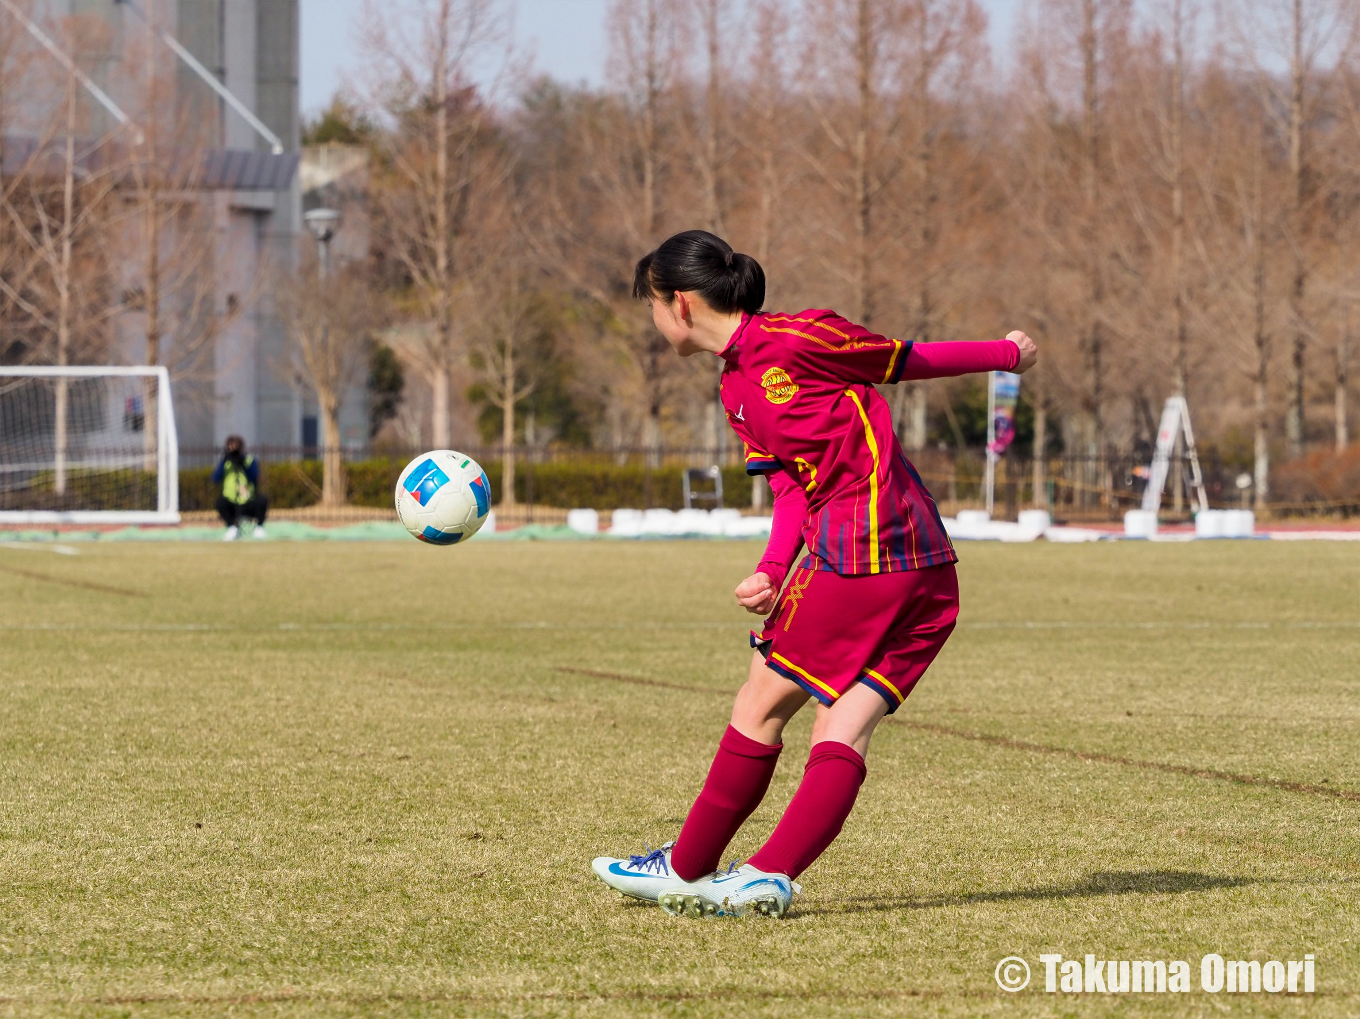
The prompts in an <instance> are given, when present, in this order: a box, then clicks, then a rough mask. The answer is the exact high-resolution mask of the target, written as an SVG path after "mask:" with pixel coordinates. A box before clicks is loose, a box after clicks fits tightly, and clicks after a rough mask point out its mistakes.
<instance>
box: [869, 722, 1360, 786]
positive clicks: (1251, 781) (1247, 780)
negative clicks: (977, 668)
mask: <svg viewBox="0 0 1360 1019" xmlns="http://www.w3.org/2000/svg"><path fill="white" fill-rule="evenodd" d="M889 721H891V722H893V723H895V724H897V725H905V726H908V727H909V728H912V729H919V730H921V731H922V732H932V733H936V734H938V735H941V736H954V737H956V738H958V739H966V740H972V741H973V742H975V743H989V744H991V745H992V746H995V747H1006V748H1007V749H1008V750H1026V751H1028V752H1030V753H1033V754H1052V755H1056V756H1059V757H1071V758H1073V759H1074V760H1078V761H1088V762H1091V763H1093V764H1119V765H1123V766H1125V767H1130V768H1144V769H1147V770H1149V771H1165V772H1168V773H1170V774H1173V775H1188V776H1190V777H1191V778H1211V779H1214V780H1216V781H1219V782H1235V783H1237V784H1238V785H1254V786H1264V787H1267V788H1270V789H1282V790H1284V791H1285V792H1289V793H1312V794H1314V795H1317V796H1330V797H1332V798H1333V799H1338V800H1350V801H1352V802H1354V803H1360V792H1352V791H1351V790H1349V789H1333V788H1331V787H1330V786H1325V785H1313V784H1311V783H1309V782H1290V781H1289V780H1287V779H1283V778H1264V777H1262V776H1260V775H1242V774H1239V773H1237V772H1235V771H1219V770H1218V769H1217V768H1195V767H1191V766H1190V765H1188V764H1165V763H1162V762H1161V761H1140V760H1137V759H1136V758H1133V757H1119V756H1117V755H1115V754H1102V753H1099V752H1096V751H1087V750H1070V749H1068V748H1067V747H1050V746H1047V745H1045V744H1043V743H1030V742H1028V741H1027V740H1019V739H1011V738H1010V737H1009V736H991V735H988V734H987V733H983V732H965V731H964V730H962V729H951V728H949V727H948V726H944V725H934V724H932V723H930V722H912V721H909V720H908V719H905V718H892V719H889Z"/></svg>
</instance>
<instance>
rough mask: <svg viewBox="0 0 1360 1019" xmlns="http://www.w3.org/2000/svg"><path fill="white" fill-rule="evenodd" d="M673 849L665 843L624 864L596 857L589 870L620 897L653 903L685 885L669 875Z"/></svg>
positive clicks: (622, 861) (634, 856) (621, 861)
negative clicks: (667, 892)
mask: <svg viewBox="0 0 1360 1019" xmlns="http://www.w3.org/2000/svg"><path fill="white" fill-rule="evenodd" d="M673 845H675V843H674V842H667V843H666V844H665V845H664V846H662V847H661V848H660V849H647V850H646V851H645V852H642V853H637V854H634V855H633V856H630V857H628V859H626V860H623V859H616V858H615V857H612V856H597V857H595V859H594V860H593V861H591V864H590V869H591V870H593V871H594V872H595V876H596V877H597V878H599V879H600V880H601V881H603V882H604V883H605V884H607V885H608V886H609V887H610V888H612V889H614V891H616V892H618V893H619V894H620V895H627V896H629V897H630V898H634V899H641V900H642V901H643V902H655V901H656V900H657V899H658V898H659V897H660V895H661V893H662V892H664V891H667V890H669V889H672V888H675V887H677V886H678V885H683V884H685V882H684V881H683V880H681V879H680V878H678V877H676V876H675V874H674V872H672V871H671V846H673Z"/></svg>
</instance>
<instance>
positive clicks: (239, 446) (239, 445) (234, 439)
mask: <svg viewBox="0 0 1360 1019" xmlns="http://www.w3.org/2000/svg"><path fill="white" fill-rule="evenodd" d="M222 453H223V455H224V456H226V457H228V458H229V459H234V458H238V457H243V456H245V453H246V440H245V439H243V438H241V437H240V436H239V435H228V436H227V441H226V443H225V445H224V446H223V448H222Z"/></svg>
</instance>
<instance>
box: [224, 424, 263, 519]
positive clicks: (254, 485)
mask: <svg viewBox="0 0 1360 1019" xmlns="http://www.w3.org/2000/svg"><path fill="white" fill-rule="evenodd" d="M212 479H213V484H220V485H221V486H222V491H221V493H220V494H219V495H218V496H217V513H218V515H219V516H220V517H221V518H222V523H224V524H226V525H227V533H226V534H224V535H223V536H222V540H223V541H235V540H236V538H237V537H238V536H239V535H240V533H241V532H240V528H239V526H238V525H239V524H240V522H241V519H242V518H243V517H244V518H245V519H247V520H253V521H255V537H257V538H263V537H264V536H265V535H264V518H265V514H266V513H268V512H269V500H268V499H266V498H265V497H264V496H263V495H261V494H260V491H259V485H260V462H259V461H258V460H256V459H255V458H254V457H253V456H250V455H249V454H247V453H246V442H245V440H244V439H242V438H241V437H240V436H239V435H229V436H227V444H226V446H224V447H223V449H222V459H220V460H218V461H217V466H216V467H215V468H214V469H213V473H212Z"/></svg>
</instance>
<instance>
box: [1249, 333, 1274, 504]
mask: <svg viewBox="0 0 1360 1019" xmlns="http://www.w3.org/2000/svg"><path fill="white" fill-rule="evenodd" d="M1265 367H1266V364H1265V359H1262V362H1261V364H1260V365H1259V366H1258V369H1257V376H1256V385H1255V396H1256V401H1255V417H1254V436H1253V446H1254V450H1255V457H1256V462H1255V465H1254V467H1253V470H1252V485H1253V487H1254V489H1255V497H1254V503H1255V506H1256V512H1257V513H1264V512H1265V509H1266V499H1267V498H1268V497H1269V495H1270V436H1269V432H1268V429H1269V426H1270V418H1269V406H1268V400H1267V395H1268V394H1267V391H1266V374H1265Z"/></svg>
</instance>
